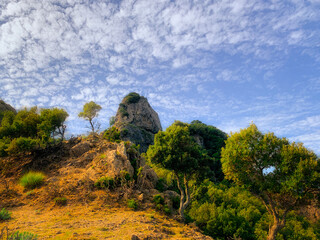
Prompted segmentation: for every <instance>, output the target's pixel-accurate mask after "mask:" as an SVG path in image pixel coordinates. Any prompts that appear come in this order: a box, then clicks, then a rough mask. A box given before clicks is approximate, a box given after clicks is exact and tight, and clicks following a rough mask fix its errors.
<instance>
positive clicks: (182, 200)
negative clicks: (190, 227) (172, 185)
mask: <svg viewBox="0 0 320 240" xmlns="http://www.w3.org/2000/svg"><path fill="white" fill-rule="evenodd" d="M175 175H176V179H177V185H178V188H179V191H180V207H179V214H180V217H181V219H182V220H183V221H184V219H185V216H184V208H183V203H184V201H185V198H186V195H185V192H184V189H183V187H182V186H181V183H180V179H179V176H178V174H176V173H175Z"/></svg>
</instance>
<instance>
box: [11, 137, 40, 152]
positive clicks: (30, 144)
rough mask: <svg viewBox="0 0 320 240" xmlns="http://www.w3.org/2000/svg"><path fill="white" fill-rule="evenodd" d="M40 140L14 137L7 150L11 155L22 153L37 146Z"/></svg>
mask: <svg viewBox="0 0 320 240" xmlns="http://www.w3.org/2000/svg"><path fill="white" fill-rule="evenodd" d="M38 142H39V140H37V139H33V138H26V137H19V138H15V139H13V140H12V141H11V142H10V144H9V145H8V146H7V149H6V150H5V151H6V152H7V153H8V154H9V155H12V154H15V153H20V152H30V151H32V150H33V149H35V148H36V146H37V145H38Z"/></svg>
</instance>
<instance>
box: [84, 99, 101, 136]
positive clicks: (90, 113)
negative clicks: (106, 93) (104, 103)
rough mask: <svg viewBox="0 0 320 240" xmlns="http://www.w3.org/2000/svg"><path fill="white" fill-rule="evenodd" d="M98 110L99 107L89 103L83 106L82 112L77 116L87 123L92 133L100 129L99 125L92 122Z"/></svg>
mask: <svg viewBox="0 0 320 240" xmlns="http://www.w3.org/2000/svg"><path fill="white" fill-rule="evenodd" d="M100 110H101V106H100V105H99V104H96V103H95V102H93V101H91V102H88V103H86V104H85V105H84V106H83V111H82V112H80V113H79V114H78V116H79V117H81V118H83V119H85V120H88V121H89V123H90V128H91V130H92V132H93V133H94V132H95V130H98V129H99V127H100V125H99V124H98V123H97V122H96V121H95V120H94V118H95V117H97V116H98V113H99V111H100Z"/></svg>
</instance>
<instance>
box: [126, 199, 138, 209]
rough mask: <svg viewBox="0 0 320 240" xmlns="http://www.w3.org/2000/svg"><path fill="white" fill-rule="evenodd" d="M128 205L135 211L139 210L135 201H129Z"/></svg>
mask: <svg viewBox="0 0 320 240" xmlns="http://www.w3.org/2000/svg"><path fill="white" fill-rule="evenodd" d="M127 205H128V207H129V208H131V209H133V210H137V209H138V203H137V201H136V200H135V199H129V200H128V202H127Z"/></svg>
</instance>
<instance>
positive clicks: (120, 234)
mask: <svg viewBox="0 0 320 240" xmlns="http://www.w3.org/2000/svg"><path fill="white" fill-rule="evenodd" d="M126 148H127V149H125V148H124V145H123V143H122V144H117V143H111V142H108V141H106V140H103V139H102V138H101V137H99V136H90V137H88V138H85V139H81V138H76V139H72V140H70V141H66V142H63V143H61V144H59V145H58V146H52V147H50V148H48V149H46V150H39V151H38V152H36V153H33V154H25V155H19V156H15V157H7V158H1V159H0V176H1V179H0V209H2V208H3V207H5V208H6V209H8V210H9V212H11V219H10V220H6V221H2V222H1V221H0V234H1V230H2V229H3V228H4V227H7V228H8V229H9V232H14V231H20V232H24V231H27V232H31V233H34V234H37V235H38V237H39V239H212V238H210V237H207V236H205V235H203V234H201V233H200V231H199V230H198V228H196V227H195V226H193V225H186V224H183V223H181V222H179V221H177V220H175V219H176V218H177V217H176V211H175V210H173V213H172V214H171V215H170V216H167V215H165V214H164V213H162V212H158V211H156V210H155V208H154V203H153V202H152V199H153V195H154V194H157V193H159V192H158V191H157V190H155V189H152V186H153V184H152V177H151V178H150V179H149V180H148V179H147V177H148V176H147V174H145V175H143V176H144V177H145V179H137V181H136V183H135V182H133V181H132V182H129V183H128V184H124V185H121V186H119V187H117V188H116V189H114V190H107V189H102V190H100V189H97V188H96V187H95V186H94V182H95V181H97V179H99V178H100V177H101V176H106V174H107V173H108V174H111V175H112V173H113V174H114V175H113V176H115V175H117V174H118V172H119V171H118V170H119V169H118V167H119V168H120V169H121V168H123V169H126V168H127V170H128V172H130V173H131V175H132V169H131V167H132V166H131V165H130V166H129V164H130V156H131V157H132V156H134V157H135V158H137V163H139V164H144V161H143V160H142V159H140V158H138V156H137V155H135V152H133V150H132V149H131V150H130V151H129V150H128V149H129V148H130V145H128V146H126ZM129 155H130V156H129ZM117 160H118V161H120V162H121V164H120V163H119V162H118V163H117ZM139 166H140V165H139ZM139 166H138V167H139ZM29 170H33V171H41V172H43V173H44V174H45V175H46V180H45V183H44V185H42V186H41V187H39V188H36V189H34V190H26V189H24V188H23V187H22V186H20V185H19V179H20V177H21V176H22V175H23V173H25V172H27V171H29ZM151 170H152V169H149V170H148V171H151ZM110 171H111V172H110ZM112 171H113V172H112ZM153 173H154V172H153ZM149 176H152V174H149ZM146 181H149V184H145V183H146ZM140 182H143V185H141V184H139V183H140ZM144 186H149V187H148V188H145V187H144ZM150 186H151V187H150ZM57 197H65V198H66V199H67V203H66V205H65V206H59V205H57V204H56V203H55V201H54V199H55V198H57ZM129 199H135V201H136V202H137V203H138V206H139V207H138V209H137V210H132V209H130V208H129V207H127V201H128V200H129ZM133 236H137V237H138V238H134V237H133ZM0 239H1V240H2V238H1V236H0Z"/></svg>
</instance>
